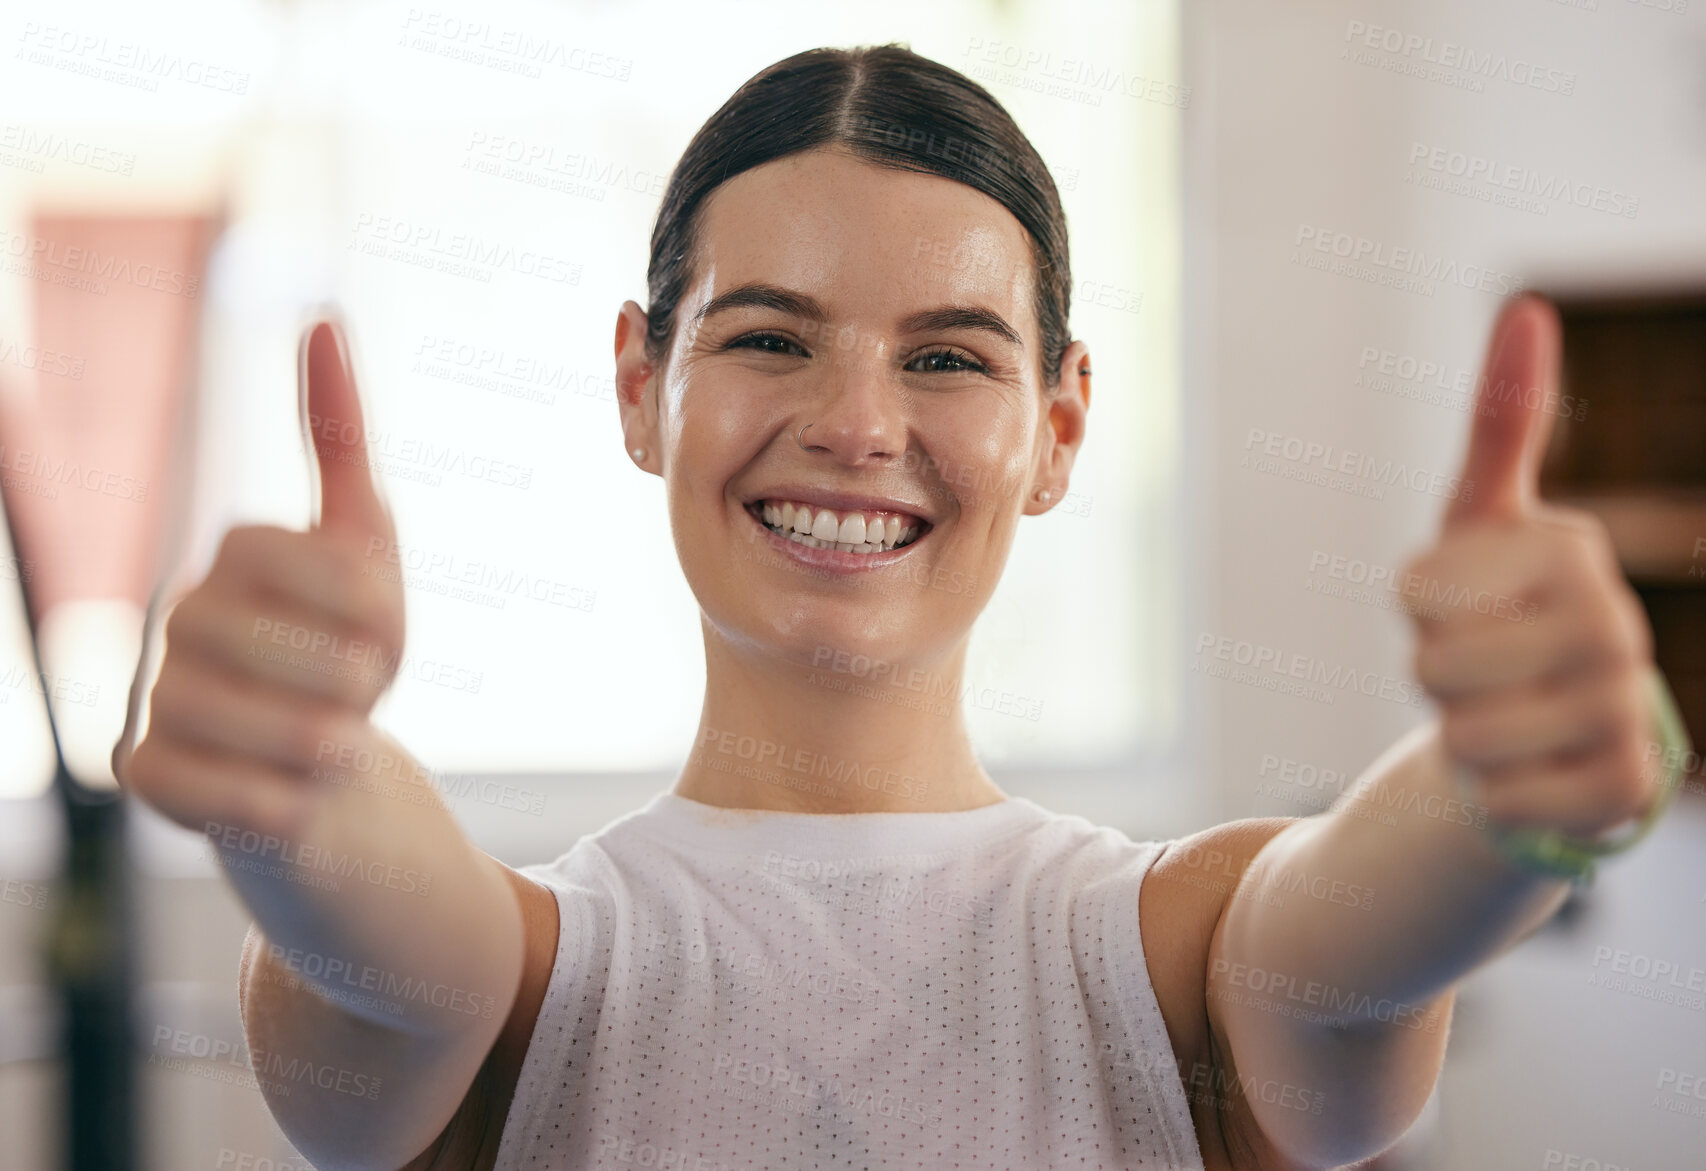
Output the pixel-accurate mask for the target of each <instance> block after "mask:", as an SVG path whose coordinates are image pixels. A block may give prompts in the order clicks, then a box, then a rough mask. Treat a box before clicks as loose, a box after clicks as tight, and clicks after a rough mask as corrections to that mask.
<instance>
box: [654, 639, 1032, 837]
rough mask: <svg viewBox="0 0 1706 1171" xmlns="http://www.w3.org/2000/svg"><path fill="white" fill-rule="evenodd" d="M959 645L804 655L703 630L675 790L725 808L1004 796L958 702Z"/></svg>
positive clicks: (819, 809) (859, 809) (940, 803)
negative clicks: (695, 700)
mask: <svg viewBox="0 0 1706 1171" xmlns="http://www.w3.org/2000/svg"><path fill="white" fill-rule="evenodd" d="M965 651H966V644H965V642H964V640H962V641H961V642H960V643H959V644H958V645H957V646H955V647H954V649H953V650H952V652H951V653H950V654H949V656H948V657H947V658H945V659H943V660H940V661H936V662H931V663H907V664H904V665H899V664H896V665H890V664H879V665H876V666H873V665H872V664H870V662H869V661H868V660H866V659H864V658H862V657H861V658H857V659H855V658H852V657H850V656H845V655H831V654H828V653H822V654H819V655H817V656H814V657H815V658H816V659H817V660H819V661H817V662H815V663H804V664H802V663H800V662H797V661H790V660H785V659H781V658H779V657H776V656H773V655H769V654H765V653H763V652H758V651H754V650H752V649H750V648H739V647H735V646H732V645H731V644H730V643H729V642H728V641H727V640H726V639H724V638H723V637H722V636H721V635H720V634H719V633H718V632H717V631H715V630H713V629H711V628H710V627H709V625H707V626H706V628H705V704H704V707H703V709H702V711H701V714H700V717H699V732H698V735H697V736H696V737H695V738H694V742H693V743H694V747H693V753H692V755H691V756H690V757H689V758H688V761H687V764H686V766H685V767H684V768H683V769H682V771H681V774H680V776H679V777H677V778H676V782H675V789H674V791H675V793H676V794H677V795H678V796H681V797H687V798H690V799H692V800H694V801H702V802H704V803H705V804H707V805H719V806H723V807H725V808H730V809H769V810H778V811H785V812H796V813H908V812H910V813H945V812H955V811H959V810H966V809H976V808H978V807H980V806H983V805H989V804H992V803H994V802H996V801H1002V800H1005V799H1006V796H1007V795H1006V794H1005V793H1003V792H1002V791H1001V790H1000V789H999V788H997V787H996V785H995V782H994V781H992V780H990V779H989V776H988V774H987V773H985V772H984V771H983V766H982V765H980V764H979V763H978V761H977V756H976V754H975V753H974V752H973V751H972V747H971V738H970V736H969V735H968V734H967V731H966V724H965V715H964V713H963V711H962V710H961V707H960V698H959V697H960V691H961V688H962V684H961V679H962V677H963V675H964V673H965Z"/></svg>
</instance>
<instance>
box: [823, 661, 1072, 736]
mask: <svg viewBox="0 0 1706 1171" xmlns="http://www.w3.org/2000/svg"><path fill="white" fill-rule="evenodd" d="M812 667H813V668H814V671H813V674H812V675H811V676H810V677H808V679H807V682H808V683H818V684H819V685H820V686H824V685H827V684H826V681H824V680H820V679H819V678H818V677H817V673H816V672H817V670H827V671H830V672H832V673H834V674H836V675H850V676H852V677H854V678H856V679H861V680H866V681H868V682H870V683H871V685H872V688H871V689H870V690H871V691H872V692H874V693H876V694H875V696H874V697H875V698H881V696H882V694H884V693H887V692H891V691H909V692H914V693H916V694H918V695H922V696H926V697H937V698H956V697H957V698H958V699H959V700H960V702H962V703H969V704H971V705H973V706H975V707H978V708H980V709H982V710H984V711H991V712H994V713H996V714H997V715H1003V716H1013V717H1014V718H1016V719H1023V720H1031V721H1033V722H1035V721H1036V720H1038V719H1040V718H1042V714H1043V701H1042V700H1040V699H1031V698H1029V697H1027V696H1023V695H1015V694H1014V693H1013V692H1010V691H1002V690H1000V689H999V688H994V687H976V686H974V685H972V684H970V683H967V684H965V685H964V686H957V685H956V680H954V679H953V678H951V677H949V676H946V675H942V674H940V673H939V672H936V671H926V670H925V669H924V668H922V667H908V666H906V665H905V664H903V663H891V662H889V661H887V660H886V659H878V658H873V657H872V656H870V655H867V654H864V653H863V652H852V651H847V650H843V649H841V648H839V647H832V646H822V645H819V646H817V647H815V648H814V649H813V650H812ZM837 690H845V689H837ZM885 702H892V701H885ZM913 706H916V705H913ZM931 710H932V711H933V713H934V714H939V715H945V714H947V711H948V709H946V708H944V707H943V705H940V704H937V705H935V708H932V709H931Z"/></svg>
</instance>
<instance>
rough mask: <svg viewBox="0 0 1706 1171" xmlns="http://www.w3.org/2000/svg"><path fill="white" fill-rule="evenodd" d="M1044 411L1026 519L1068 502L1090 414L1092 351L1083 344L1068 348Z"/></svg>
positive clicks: (1061, 360) (1027, 498)
mask: <svg viewBox="0 0 1706 1171" xmlns="http://www.w3.org/2000/svg"><path fill="white" fill-rule="evenodd" d="M1044 409H1045V411H1046V412H1047V415H1046V417H1045V418H1044V420H1043V423H1044V426H1043V428H1042V434H1041V436H1040V437H1039V442H1038V448H1037V471H1036V476H1035V478H1034V480H1033V481H1032V484H1031V488H1030V493H1029V495H1028V496H1027V497H1026V499H1025V515H1026V516H1035V515H1037V514H1039V513H1044V512H1047V511H1048V510H1049V509H1051V508H1053V507H1054V506H1055V505H1056V504H1059V503H1060V502H1061V500H1063V499H1064V498H1065V496H1066V491H1067V486H1068V484H1069V483H1070V482H1071V479H1072V463H1073V461H1074V460H1076V459H1077V458H1078V449H1079V448H1080V447H1082V446H1083V445H1084V429H1085V423H1086V418H1085V417H1086V416H1087V415H1088V414H1089V411H1090V348H1089V346H1087V345H1086V344H1085V343H1084V342H1083V341H1082V340H1080V341H1075V342H1073V343H1072V344H1071V345H1070V346H1067V347H1066V353H1065V354H1064V355H1062V357H1061V359H1060V368H1059V370H1058V371H1056V381H1055V395H1054V399H1053V401H1052V402H1048V403H1045V404H1044ZM1044 492H1047V493H1048V498H1047V499H1046V500H1045V499H1043V498H1042V493H1044Z"/></svg>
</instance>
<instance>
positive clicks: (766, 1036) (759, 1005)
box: [497, 792, 1202, 1171]
mask: <svg viewBox="0 0 1706 1171" xmlns="http://www.w3.org/2000/svg"><path fill="white" fill-rule="evenodd" d="M1162 845H1163V843H1161V842H1158V841H1145V842H1133V841H1132V840H1131V839H1129V838H1128V837H1126V836H1125V835H1124V834H1122V833H1120V832H1119V831H1118V830H1115V829H1111V828H1106V827H1099V826H1096V825H1093V824H1092V823H1091V822H1089V821H1087V820H1085V819H1084V818H1082V817H1078V816H1073V815H1061V814H1055V813H1052V812H1050V811H1048V810H1046V809H1044V808H1043V807H1041V806H1039V805H1037V804H1035V803H1034V802H1032V801H1029V800H1027V799H1025V798H1022V797H1011V798H1008V799H1007V800H1005V801H1001V802H999V803H997V804H994V805H987V806H984V807H983V808H980V809H972V810H966V811H962V812H956V813H853V814H812V813H771V812H760V811H752V810H728V809H721V808H718V807H716V806H712V805H706V804H704V803H702V802H698V801H693V800H690V799H688V798H685V797H680V796H677V795H675V794H673V793H669V792H665V793H661V794H659V795H658V796H657V797H655V798H654V799H653V800H652V801H651V802H650V803H649V804H647V805H646V806H645V807H644V808H642V809H640V810H637V811H636V812H634V813H630V814H628V815H626V816H624V817H621V818H618V819H617V820H616V821H614V822H612V823H611V824H610V825H608V826H606V827H605V828H604V829H602V830H600V831H599V832H598V833H596V834H593V835H590V836H588V837H583V838H581V839H580V840H579V841H578V842H576V843H575V845H574V846H573V848H572V849H570V850H569V851H568V853H566V854H564V855H563V856H562V857H560V858H558V859H557V860H556V861H555V862H550V863H544V864H540V865H535V866H528V867H525V868H523V869H522V871H521V872H522V873H523V874H526V875H528V876H530V877H532V878H534V879H536V880H537V881H539V882H541V883H543V884H544V885H546V886H547V887H549V888H551V889H552V891H553V892H554V893H555V894H556V896H557V907H558V912H559V915H560V917H561V918H560V930H559V935H558V943H557V956H556V963H555V967H554V969H553V970H552V973H551V980H550V983H549V985H548V986H547V988H546V992H545V999H544V1002H543V1004H542V1005H541V1006H540V1009H539V1018H538V1021H537V1022H536V1023H535V1025H534V1027H533V1037H532V1042H531V1044H530V1046H529V1048H528V1050H527V1057H526V1060H525V1061H524V1062H523V1065H522V1069H521V1073H520V1078H519V1080H518V1082H517V1084H516V1087H515V1097H514V1100H513V1102H512V1104H511V1106H510V1110H509V1114H508V1116H507V1118H506V1119H505V1122H504V1130H503V1136H502V1140H501V1143H500V1146H499V1148H498V1158H497V1171H547V1169H549V1171H559V1169H568V1168H582V1167H601V1168H623V1167H651V1168H672V1169H675V1171H732V1169H736V1168H740V1169H746V1168H753V1169H763V1171H770V1169H775V1168H798V1169H800V1171H818V1169H820V1168H849V1169H863V1168H878V1167H882V1168H891V1169H901V1168H913V1167H932V1168H934V1167H945V1168H946V1167H963V1168H975V1169H977V1171H994V1169H996V1168H1009V1167H1010V1168H1025V1169H1031V1168H1041V1167H1057V1166H1058V1167H1066V1166H1071V1167H1073V1168H1078V1169H1081V1171H1090V1169H1093V1168H1127V1167H1151V1168H1169V1169H1187V1168H1190V1169H1195V1171H1201V1168H1202V1156H1201V1153H1200V1152H1199V1150H1198V1147H1197V1141H1196V1131H1195V1129H1194V1127H1193V1126H1192V1123H1191V1117H1190V1112H1189V1109H1188V1107H1187V1104H1186V1100H1185V1090H1184V1084H1183V1080H1182V1079H1181V1077H1180V1071H1179V1066H1178V1064H1177V1062H1176V1061H1175V1058H1174V1055H1173V1052H1172V1049H1171V1047H1170V1045H1169V1042H1168V1038H1167V1032H1166V1028H1165V1025H1164V1024H1163V1022H1162V1019H1161V1010H1160V1007H1159V1005H1158V1004H1157V1003H1156V1000H1155V993H1154V990H1153V988H1152V987H1151V986H1150V982H1149V972H1148V969H1147V968H1146V966H1145V964H1144V959H1143V946H1142V942H1141V938H1140V936H1139V934H1138V922H1137V909H1138V887H1139V885H1140V884H1141V883H1142V881H1143V877H1144V874H1145V873H1146V872H1147V871H1148V869H1149V866H1150V864H1151V863H1152V862H1153V861H1154V860H1155V858H1156V856H1157V855H1158V854H1159V853H1160V852H1161V847H1162Z"/></svg>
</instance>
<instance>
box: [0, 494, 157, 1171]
mask: <svg viewBox="0 0 1706 1171" xmlns="http://www.w3.org/2000/svg"><path fill="white" fill-rule="evenodd" d="M0 500H3V493H0ZM0 517H4V519H5V522H6V530H7V537H8V538H9V540H10V543H11V546H12V555H13V556H14V557H18V558H20V560H22V561H24V562H25V563H27V561H28V558H27V556H26V554H27V550H25V549H22V548H20V547H19V545H18V532H17V528H16V526H14V525H13V524H12V516H11V512H10V510H8V509H6V508H4V507H0ZM18 576H19V579H20V588H19V590H18V594H19V600H20V602H21V603H22V605H23V607H24V618H25V625H26V626H27V627H28V629H29V632H30V653H31V656H32V657H33V658H34V660H35V671H36V679H37V681H38V684H39V686H40V688H41V697H42V710H43V711H44V712H45V713H46V715H47V723H48V728H49V730H50V731H51V732H52V734H53V754H54V760H55V768H54V776H53V787H54V791H55V792H56V793H58V795H59V798H60V807H61V808H62V809H63V810H64V812H65V831H66V832H65V843H66V844H65V863H64V866H63V867H62V870H61V876H60V898H59V904H58V906H57V908H56V909H55V911H54V923H53V927H52V929H51V931H50V934H49V936H48V954H47V957H46V958H47V967H48V971H49V975H50V977H51V978H52V980H53V982H54V985H55V987H56V989H57V991H58V993H59V1002H60V1006H61V1008H62V1010H63V1015H62V1017H61V1020H62V1021H63V1025H62V1029H61V1034H60V1053H61V1055H62V1057H63V1059H64V1061H65V1087H66V1091H65V1098H64V1105H63V1108H62V1110H61V1114H60V1119H61V1125H62V1128H63V1129H62V1135H63V1140H64V1142H63V1149H64V1151H65V1160H66V1161H65V1167H66V1169H67V1171H134V1169H135V1167H136V1165H137V1159H136V1138H137V1133H138V1132H137V1127H136V1084H135V1077H136V1066H135V1062H136V1050H137V1045H136V1036H135V1023H134V1019H133V1013H132V1006H131V1000H130V990H131V989H132V988H133V987H134V986H135V966H134V965H135V958H134V957H135V941H134V936H133V932H134V928H133V926H132V921H131V920H132V917H131V907H130V892H131V875H130V872H129V871H130V867H129V855H128V853H127V851H126V849H125V838H124V827H125V803H124V800H123V798H122V796H121V795H120V794H119V793H118V792H117V791H110V792H109V791H100V790H94V789H90V788H89V787H88V786H86V785H84V784H82V783H80V782H79V781H78V780H77V778H76V777H74V776H72V775H71V770H70V769H69V768H67V767H66V765H65V751H64V748H63V746H62V745H61V744H60V740H59V724H58V721H56V720H55V719H54V716H53V703H52V701H51V700H50V699H49V696H51V695H52V694H53V682H52V680H50V679H49V678H48V676H47V672H46V671H45V670H43V668H42V660H41V644H40V643H39V642H38V641H37V638H36V632H37V630H38V629H39V627H38V626H37V619H38V617H39V616H38V615H37V614H36V612H35V603H34V599H33V598H31V597H30V591H29V588H28V587H27V586H24V585H22V578H23V574H21V573H20V574H19V575H18Z"/></svg>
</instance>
